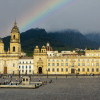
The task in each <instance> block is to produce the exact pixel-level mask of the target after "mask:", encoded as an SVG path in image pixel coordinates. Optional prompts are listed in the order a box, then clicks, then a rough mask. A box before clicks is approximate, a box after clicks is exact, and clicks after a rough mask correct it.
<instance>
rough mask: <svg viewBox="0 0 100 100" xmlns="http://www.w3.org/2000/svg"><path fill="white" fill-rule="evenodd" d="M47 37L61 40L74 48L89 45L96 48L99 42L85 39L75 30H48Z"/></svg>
mask: <svg viewBox="0 0 100 100" xmlns="http://www.w3.org/2000/svg"><path fill="white" fill-rule="evenodd" d="M48 36H49V37H53V38H54V39H56V40H61V41H62V42H64V43H66V44H67V45H69V46H72V47H74V48H86V47H91V48H95V49H97V48H98V47H99V44H98V43H96V42H94V41H91V40H89V39H87V38H86V37H85V36H84V35H82V34H81V33H80V32H79V31H77V30H70V29H68V30H65V31H59V32H49V34H48Z"/></svg>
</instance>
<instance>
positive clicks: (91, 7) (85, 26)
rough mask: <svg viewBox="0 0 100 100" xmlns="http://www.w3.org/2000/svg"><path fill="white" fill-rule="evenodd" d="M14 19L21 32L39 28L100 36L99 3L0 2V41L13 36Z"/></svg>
mask: <svg viewBox="0 0 100 100" xmlns="http://www.w3.org/2000/svg"><path fill="white" fill-rule="evenodd" d="M15 19H16V21H17V26H18V27H19V29H20V32H24V31H26V30H28V29H30V28H37V27H38V28H45V29H46V31H59V30H64V29H76V30H79V31H80V32H81V33H83V34H85V33H87V32H100V0H0V37H6V36H8V35H10V32H11V29H12V27H13V25H14V22H15Z"/></svg>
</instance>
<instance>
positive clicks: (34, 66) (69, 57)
mask: <svg viewBox="0 0 100 100" xmlns="http://www.w3.org/2000/svg"><path fill="white" fill-rule="evenodd" d="M0 73H1V74H14V75H18V74H19V73H20V74H23V75H24V74H28V75H32V74H37V73H39V74H49V75H55V74H56V75H57V74H59V75H71V74H73V75H76V74H80V75H83V74H87V75H88V74H100V49H98V50H85V53H84V54H78V53H76V51H75V50H74V51H61V52H58V51H53V48H52V47H51V46H50V44H49V43H47V45H46V46H44V45H43V46H42V48H41V49H39V47H38V46H36V47H35V49H34V53H33V56H32V57H28V56H25V53H24V52H22V50H21V43H20V32H19V29H18V27H17V23H16V21H15V23H14V27H13V28H12V30H11V39H10V48H8V51H7V52H5V51H4V43H3V40H2V39H1V38H0Z"/></svg>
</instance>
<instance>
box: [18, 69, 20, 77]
mask: <svg viewBox="0 0 100 100" xmlns="http://www.w3.org/2000/svg"><path fill="white" fill-rule="evenodd" d="M18 71H19V78H20V69H19V70H18Z"/></svg>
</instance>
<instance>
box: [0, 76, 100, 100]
mask: <svg viewBox="0 0 100 100" xmlns="http://www.w3.org/2000/svg"><path fill="white" fill-rule="evenodd" d="M50 79H52V83H49V80H50ZM3 80H4V79H0V81H3ZM6 80H7V79H6ZM8 80H9V79H8ZM13 80H16V78H13ZM40 80H41V81H47V84H45V85H43V86H41V87H39V88H38V89H2V88H0V100H28V99H29V100H100V77H88V78H57V80H56V79H55V78H48V79H47V78H40ZM31 81H32V82H33V81H34V82H35V81H39V79H38V78H32V80H31Z"/></svg>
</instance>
